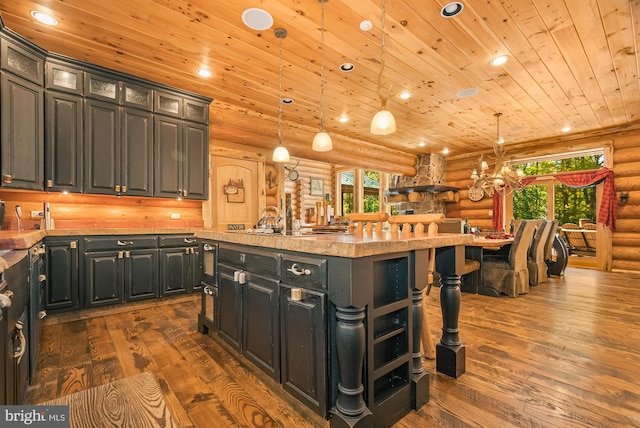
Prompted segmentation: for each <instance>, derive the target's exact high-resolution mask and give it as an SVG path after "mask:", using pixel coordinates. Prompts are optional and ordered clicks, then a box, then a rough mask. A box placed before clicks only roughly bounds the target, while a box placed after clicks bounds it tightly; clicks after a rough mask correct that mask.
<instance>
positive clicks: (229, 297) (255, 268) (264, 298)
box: [218, 244, 281, 381]
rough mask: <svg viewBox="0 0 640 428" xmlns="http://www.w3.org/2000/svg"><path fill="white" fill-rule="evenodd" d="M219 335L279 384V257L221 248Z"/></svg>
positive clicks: (262, 252) (252, 249)
mask: <svg viewBox="0 0 640 428" xmlns="http://www.w3.org/2000/svg"><path fill="white" fill-rule="evenodd" d="M218 254H219V256H218V257H219V264H218V271H219V276H218V302H219V303H218V308H219V314H218V315H219V316H218V323H219V330H218V334H219V335H220V337H222V338H223V339H224V340H226V341H227V342H228V343H230V344H231V345H232V346H233V347H234V348H236V349H237V350H239V351H240V352H242V353H243V354H244V355H245V356H246V357H247V358H248V359H249V360H251V361H252V362H253V363H254V364H255V365H256V366H257V367H259V368H260V369H261V370H263V371H264V372H265V373H267V374H268V375H269V376H271V377H272V378H273V379H275V380H277V381H280V313H279V310H278V306H279V288H278V284H279V279H280V257H281V256H280V254H279V253H278V252H274V251H263V250H258V249H255V248H249V247H243V246H233V245H227V244H224V245H222V244H221V245H220V249H219V253H218Z"/></svg>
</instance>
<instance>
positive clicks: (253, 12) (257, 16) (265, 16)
mask: <svg viewBox="0 0 640 428" xmlns="http://www.w3.org/2000/svg"><path fill="white" fill-rule="evenodd" d="M242 22H244V25H246V26H247V27H249V28H251V29H252V30H259V31H261V30H267V29H269V28H271V26H272V25H273V18H272V17H271V15H270V14H269V12H267V11H266V10H263V9H258V8H257V7H251V8H249V9H247V10H245V11H244V12H242Z"/></svg>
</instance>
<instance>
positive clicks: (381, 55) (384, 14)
mask: <svg viewBox="0 0 640 428" xmlns="http://www.w3.org/2000/svg"><path fill="white" fill-rule="evenodd" d="M385 5H386V0H382V37H381V40H380V48H381V49H380V50H381V53H380V72H379V73H378V88H377V90H376V92H377V93H378V97H379V98H380V103H381V104H382V109H383V110H384V109H385V108H386V106H387V98H388V94H387V97H383V96H382V72H383V71H384V65H385V63H384V53H385V44H384V27H385V23H386V21H387V14H386V7H385ZM389 90H391V88H389Z"/></svg>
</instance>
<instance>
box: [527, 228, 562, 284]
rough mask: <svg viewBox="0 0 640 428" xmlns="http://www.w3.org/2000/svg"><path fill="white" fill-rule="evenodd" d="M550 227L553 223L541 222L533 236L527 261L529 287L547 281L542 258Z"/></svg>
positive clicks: (545, 267) (545, 266) (550, 230)
mask: <svg viewBox="0 0 640 428" xmlns="http://www.w3.org/2000/svg"><path fill="white" fill-rule="evenodd" d="M552 227H553V221H551V220H548V221H547V220H543V221H541V222H540V223H539V225H538V228H537V230H536V233H535V235H534V236H533V242H532V243H531V247H530V248H529V260H528V261H527V268H528V269H529V285H538V284H540V283H543V282H546V281H547V278H548V275H547V264H546V263H545V258H544V257H545V251H546V247H547V243H548V241H549V237H550V235H551V232H552ZM554 234H555V233H554Z"/></svg>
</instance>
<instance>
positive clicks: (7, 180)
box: [2, 174, 11, 183]
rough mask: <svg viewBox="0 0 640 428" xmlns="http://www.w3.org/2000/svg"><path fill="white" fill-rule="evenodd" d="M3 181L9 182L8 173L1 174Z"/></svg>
mask: <svg viewBox="0 0 640 428" xmlns="http://www.w3.org/2000/svg"><path fill="white" fill-rule="evenodd" d="M2 182H3V183H11V176H10V175H9V174H5V175H3V176H2Z"/></svg>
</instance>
